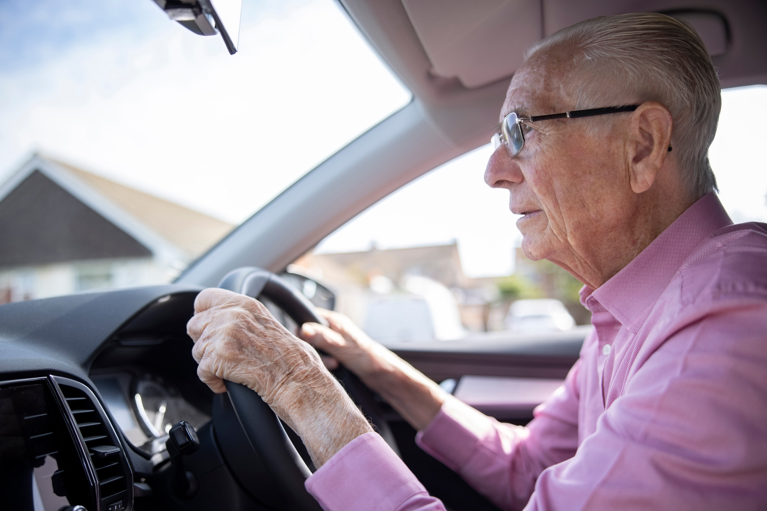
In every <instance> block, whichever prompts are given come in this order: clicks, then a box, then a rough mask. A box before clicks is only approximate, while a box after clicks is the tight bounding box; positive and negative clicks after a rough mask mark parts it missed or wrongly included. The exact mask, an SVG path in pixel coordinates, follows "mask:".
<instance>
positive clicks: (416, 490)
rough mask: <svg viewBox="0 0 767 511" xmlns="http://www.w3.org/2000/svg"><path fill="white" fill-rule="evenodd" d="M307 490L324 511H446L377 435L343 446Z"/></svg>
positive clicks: (367, 434) (322, 468)
mask: <svg viewBox="0 0 767 511" xmlns="http://www.w3.org/2000/svg"><path fill="white" fill-rule="evenodd" d="M306 489H307V491H308V492H309V493H310V494H311V495H312V496H314V498H315V499H317V502H319V503H320V506H322V509H324V510H325V511H374V510H375V511H445V507H444V506H443V505H442V502H440V501H439V500H438V499H436V498H434V497H430V496H429V494H428V492H427V491H426V488H424V487H423V485H422V484H421V483H420V482H418V479H416V477H415V475H413V473H412V472H411V471H410V469H408V468H407V466H406V465H405V464H404V463H403V462H402V460H400V459H399V458H398V457H397V455H396V454H395V453H394V451H392V450H391V449H390V448H389V446H388V445H387V444H386V442H385V441H384V440H383V438H381V436H380V435H378V434H377V433H366V434H364V435H362V436H359V437H357V438H355V439H354V440H352V441H351V442H350V443H348V444H347V445H346V446H344V448H343V449H341V450H340V451H338V452H337V453H336V454H335V455H334V456H333V457H332V458H330V460H329V461H328V462H327V463H325V464H324V465H323V466H322V467H320V469H319V470H317V471H316V472H315V473H314V474H312V476H311V477H309V479H307V480H306Z"/></svg>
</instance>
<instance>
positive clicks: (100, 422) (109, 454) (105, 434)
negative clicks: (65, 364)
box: [56, 378, 133, 511]
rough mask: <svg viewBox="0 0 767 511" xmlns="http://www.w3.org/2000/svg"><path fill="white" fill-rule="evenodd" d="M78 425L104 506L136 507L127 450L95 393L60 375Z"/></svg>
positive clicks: (116, 510) (120, 510)
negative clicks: (124, 449) (133, 505)
mask: <svg viewBox="0 0 767 511" xmlns="http://www.w3.org/2000/svg"><path fill="white" fill-rule="evenodd" d="M56 380H57V382H58V384H59V388H60V389H61V393H62V395H63V397H64V399H65V401H66V405H67V407H68V408H69V411H70V412H71V414H72V419H73V422H74V424H73V425H74V426H75V427H76V428H77V431H78V432H79V435H80V438H81V439H82V442H83V444H84V446H85V449H86V451H87V453H88V456H89V457H90V460H91V463H92V465H93V469H94V471H95V474H96V479H97V480H98V495H99V501H100V502H101V507H100V509H102V510H104V511H106V510H109V511H123V510H127V509H129V508H130V507H132V505H131V504H132V500H133V495H132V493H133V492H132V489H133V476H132V474H131V472H130V468H129V466H128V463H127V460H126V458H125V453H123V451H122V447H121V444H120V442H119V440H118V439H117V435H116V434H115V432H114V429H113V428H112V426H111V424H109V423H108V422H107V419H106V415H105V414H104V412H103V409H102V408H101V406H100V405H99V404H98V401H96V399H95V396H93V394H92V393H91V392H90V390H88V389H87V388H86V387H84V386H82V385H81V384H79V383H77V382H74V381H67V382H66V383H65V382H64V381H62V380H63V379H62V378H56Z"/></svg>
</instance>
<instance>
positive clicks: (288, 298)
mask: <svg viewBox="0 0 767 511" xmlns="http://www.w3.org/2000/svg"><path fill="white" fill-rule="evenodd" d="M219 287H220V288H222V289H227V290H229V291H234V292H237V293H241V294H244V295H246V296H250V297H251V298H259V297H261V298H266V299H268V300H270V301H271V302H273V303H274V304H275V305H277V306H278V307H279V308H280V309H282V310H283V311H284V312H285V313H286V314H287V315H288V316H289V317H290V318H291V319H292V320H293V321H295V322H296V324H298V325H299V326H300V325H302V324H304V323H307V322H315V323H320V324H322V325H326V326H327V321H325V318H323V317H322V316H320V315H319V314H318V313H317V310H316V309H315V307H314V305H313V304H312V303H311V302H310V301H309V300H308V299H307V298H306V297H305V296H304V295H303V294H301V293H299V292H298V291H297V290H296V289H294V288H293V287H291V286H289V285H288V284H286V283H285V282H284V281H283V280H282V279H280V278H279V277H278V276H277V275H275V274H273V273H271V272H269V271H266V270H263V269H261V268H253V267H246V268H239V269H237V270H234V271H232V272H230V273H228V274H227V275H226V276H225V277H224V278H223V280H222V281H221V284H220V285H219ZM333 373H334V375H335V376H336V378H338V379H339V381H341V383H342V385H343V386H344V388H345V389H346V391H347V392H348V393H349V395H350V396H351V397H352V399H353V400H354V401H355V402H356V403H357V404H358V405H362V407H363V408H364V410H365V413H366V415H367V416H368V417H369V418H370V419H371V421H372V422H373V424H374V425H375V426H376V427H377V428H378V430H379V433H381V435H382V436H383V437H384V439H385V440H386V441H387V443H389V445H390V446H392V447H393V448H394V449H395V452H396V445H395V444H394V440H393V435H392V433H391V431H390V430H389V427H388V424H387V423H386V422H385V421H384V420H383V418H382V414H381V412H380V410H379V407H378V405H377V403H376V401H375V398H374V395H373V393H372V392H371V391H370V390H369V389H367V387H365V386H364V385H363V384H362V383H361V382H360V381H359V379H357V377H356V376H354V375H353V374H352V373H350V372H349V371H347V370H346V369H345V368H339V370H336V371H333ZM225 385H226V390H227V394H228V395H229V399H230V401H231V403H232V407H233V408H234V411H235V414H236V415H237V419H238V421H239V422H240V427H242V430H243V431H244V433H245V436H246V437H247V438H248V441H249V442H250V444H251V445H252V446H253V450H254V451H255V452H256V453H257V454H258V456H259V457H260V458H261V461H262V462H263V464H264V465H265V466H266V467H267V469H268V470H269V472H270V473H271V474H272V476H273V478H274V480H275V484H276V485H277V486H278V487H279V490H280V493H282V495H283V497H284V499H285V501H286V503H287V504H288V508H289V509H295V510H301V511H321V509H322V508H321V507H320V505H319V504H318V503H317V501H316V500H315V499H314V497H312V496H311V495H310V494H309V493H308V492H307V491H306V487H305V486H304V483H305V481H306V479H307V478H308V477H309V476H310V475H311V474H312V472H311V470H310V469H309V467H307V466H306V463H304V460H303V459H302V458H301V455H300V454H299V453H298V451H297V450H296V448H295V447H294V446H293V443H292V442H291V441H290V438H289V437H288V434H287V433H286V431H285V428H284V427H283V425H282V422H281V421H280V419H279V418H278V417H277V416H276V415H275V413H274V412H273V411H272V409H271V408H269V405H267V404H266V403H265V402H264V401H263V400H262V399H261V397H260V396H259V395H258V394H257V393H255V392H253V391H252V390H251V389H249V388H248V387H246V386H244V385H240V384H237V383H233V382H230V381H226V382H225Z"/></svg>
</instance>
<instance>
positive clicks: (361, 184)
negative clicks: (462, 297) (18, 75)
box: [0, 0, 767, 511]
mask: <svg viewBox="0 0 767 511" xmlns="http://www.w3.org/2000/svg"><path fill="white" fill-rule="evenodd" d="M143 1H146V2H149V1H150V0H143ZM245 1H246V2H248V1H251V0H245ZM184 3H191V2H184ZM200 3H201V4H203V5H205V4H206V2H200ZM339 3H340V7H341V8H342V9H343V11H344V12H345V13H346V15H347V16H348V17H349V19H350V20H351V21H352V22H353V23H354V25H355V26H356V27H357V28H358V30H359V31H360V33H361V34H362V35H363V36H364V37H365V39H366V40H367V41H368V42H369V44H370V46H371V47H372V48H373V49H374V50H375V52H376V53H377V54H378V55H379V56H380V58H381V59H382V61H383V62H384V63H385V64H386V65H387V66H388V67H389V68H390V69H391V70H392V71H393V73H394V74H396V76H397V77H398V78H399V80H400V81H401V82H402V83H403V84H404V86H405V87H407V89H409V90H410V91H411V93H412V100H411V101H410V102H409V103H408V104H407V105H406V106H405V107H404V108H402V109H400V110H398V111H397V112H395V113H394V114H393V115H391V116H389V117H387V118H386V119H384V120H383V121H382V122H380V123H379V124H377V125H375V126H374V127H373V128H371V129H370V130H368V131H366V132H365V133H363V134H362V135H361V136H359V137H358V138H356V139H354V140H353V141H352V142H351V143H349V144H348V145H346V146H345V147H343V148H342V149H341V150H339V151H338V152H337V153H335V154H333V155H332V156H330V157H329V158H327V159H326V160H325V161H324V162H322V163H321V164H320V165H319V166H317V167H316V168H314V169H313V170H312V171H311V172H309V173H308V174H306V175H305V176H304V177H302V178H301V179H299V180H298V181H297V182H295V183H294V184H293V185H292V186H290V187H289V188H288V189H286V190H285V191H284V192H283V193H282V194H280V195H279V196H278V197H277V198H275V199H274V200H272V201H271V202H270V203H268V204H267V205H266V206H265V207H263V208H262V209H261V210H260V211H258V212H257V213H256V214H255V215H253V216H252V217H250V218H249V219H248V220H246V221H245V222H244V223H242V224H241V225H239V226H238V227H237V228H236V229H235V230H234V231H232V232H231V233H230V234H229V235H228V236H227V237H225V238H224V239H223V240H221V241H220V242H219V243H218V244H217V245H215V246H214V247H213V248H212V249H211V250H209V251H208V252H207V253H206V254H204V255H203V256H202V257H200V258H199V259H197V260H196V261H195V262H194V263H193V264H192V265H190V266H189V267H188V268H187V269H186V270H185V271H184V272H183V273H182V274H181V275H180V276H179V277H178V278H177V279H176V281H175V282H174V283H173V284H168V285H157V286H142V287H133V288H126V289H118V290H114V291H106V292H91V293H80V294H75V295H69V296H60V297H54V298H46V299H41V300H31V301H26V302H19V303H11V304H6V305H2V306H0V415H1V416H2V425H0V430H1V431H3V433H2V435H0V436H1V437H2V440H0V441H2V444H1V445H2V449H1V450H0V459H2V462H1V463H0V473H1V474H2V477H0V495H2V496H3V497H4V499H3V500H4V502H5V503H4V504H3V505H2V507H3V508H4V509H13V510H35V511H38V510H63V509H67V510H75V509H80V510H82V509H86V510H88V511H94V510H96V511H98V510H103V511H107V510H108V511H130V510H175V509H178V510H202V509H206V510H207V509H227V510H277V509H282V510H296V511H303V510H309V509H320V508H319V506H318V505H317V503H316V502H315V501H314V500H313V498H312V497H311V496H310V495H309V494H308V493H306V491H305V490H304V487H303V482H304V481H305V479H306V477H308V476H309V475H310V474H311V471H312V470H313V466H312V465H311V460H310V459H309V457H308V454H307V453H306V450H305V449H304V448H303V445H302V444H301V441H300V439H299V438H298V437H297V436H296V435H295V434H294V433H293V432H292V431H291V430H290V428H288V427H287V426H284V425H282V424H281V423H280V421H279V419H277V418H276V416H274V414H273V413H271V411H270V410H269V409H268V407H267V406H266V405H264V403H263V402H261V401H260V398H258V397H257V395H256V394H255V393H253V392H250V391H246V392H245V394H249V395H244V394H243V392H242V390H243V388H235V387H234V386H229V387H228V390H229V392H228V393H227V394H221V395H216V394H213V393H212V392H211V391H210V390H209V389H208V388H207V386H206V385H204V384H203V383H201V382H200V380H199V379H198V378H197V372H196V364H195V362H194V360H193V359H192V357H191V356H190V354H191V347H192V342H191V340H190V339H189V337H188V336H187V334H186V323H187V321H188V320H189V319H190V318H191V316H192V314H193V304H194V299H195V297H196V295H197V293H198V292H199V291H200V290H202V289H204V288H206V287H224V288H226V289H231V290H233V291H237V292H242V293H244V294H248V295H250V296H253V297H261V299H262V300H263V301H264V302H265V303H266V304H267V306H268V307H269V308H270V310H272V311H273V313H274V314H275V315H276V316H277V317H278V318H280V319H281V321H283V322H284V324H285V325H286V326H290V327H294V326H295V324H300V323H302V322H304V321H310V320H317V315H316V312H315V311H314V307H315V306H322V307H327V308H332V307H333V296H332V295H333V293H332V291H330V289H332V284H333V283H332V282H321V283H320V282H315V283H313V284H312V285H313V286H314V287H312V289H313V290H315V289H317V286H319V289H320V290H321V291H322V292H319V293H316V292H314V291H313V293H312V295H311V296H310V297H308V296H307V295H306V294H305V293H303V292H302V291H301V290H302V289H305V288H306V286H304V283H305V281H306V280H311V279H309V277H305V276H300V275H297V274H295V273H286V272H285V270H286V268H287V267H288V266H289V265H290V264H292V263H293V262H294V261H296V259H298V258H299V257H300V256H301V255H303V254H305V253H306V252H307V251H309V250H311V249H312V247H315V246H316V245H317V244H318V243H320V242H321V241H322V240H323V239H324V238H326V237H327V236H328V235H330V234H331V233H333V232H334V231H336V230H337V229H338V228H339V227H341V226H342V225H344V224H345V223H346V222H347V221H349V220H350V219H352V218H354V217H355V216H356V215H358V214H359V213H361V212H363V211H364V210H366V209H367V208H369V207H370V206H371V205H374V204H375V203H377V202H378V201H380V200H381V199H383V198H384V197H386V196H387V195H389V194H391V193H392V192H394V191H396V190H398V189H400V188H401V187H403V186H404V185H406V184H407V183H410V182H411V181H413V180H414V179H416V178H418V177H419V176H422V175H424V174H425V173H427V172H429V171H431V170H432V169H434V168H436V167H438V166H440V165H442V164H444V163H445V162H448V161H450V160H451V159H453V158H455V157H457V156H459V155H462V154H464V153H466V152H468V151H471V150H473V149H476V148H477V147H480V146H482V145H484V144H486V143H487V141H488V140H489V139H490V137H491V135H492V133H493V130H494V127H495V125H496V123H497V122H498V114H499V109H500V106H501V104H502V102H503V99H504V97H505V93H506V89H507V87H508V83H509V80H510V78H511V76H512V75H513V74H514V72H515V70H516V69H517V68H518V67H519V66H520V65H521V64H522V61H523V54H524V50H525V49H526V48H527V47H529V46H530V45H531V44H533V43H535V42H536V41H538V40H540V39H541V38H543V37H545V36H547V35H549V34H552V33H554V32H556V31H557V30H559V29H561V28H564V27H567V26H569V25H572V24H574V23H577V22H579V21H582V20H585V19H589V18H593V17H595V16H601V15H612V14H619V13H624V12H636V11H657V12H662V13H665V14H668V15H671V16H674V17H677V18H679V19H681V20H683V21H686V22H688V23H690V24H691V25H692V26H693V27H695V28H696V29H697V30H698V32H699V33H700V35H701V37H702V39H703V40H704V42H705V43H706V45H707V47H708V48H709V51H710V54H711V56H712V58H713V61H714V64H715V66H716V67H717V69H718V72H719V75H720V79H721V83H722V87H723V88H729V87H739V86H746V85H755V84H767V58H766V57H765V54H764V51H763V50H764V49H765V48H767V30H765V28H764V27H765V26H767V3H765V2H763V1H761V0H726V1H725V0H585V1H580V0H578V1H572V0H482V1H472V2H467V1H459V0H449V1H446V0H339ZM158 4H160V2H158ZM168 23H171V21H170V20H169V21H168ZM187 28H188V27H187ZM178 30H183V29H182V28H181V27H178ZM224 40H225V42H226V45H227V49H228V50H229V51H230V52H232V49H233V42H232V40H233V37H232V31H230V32H229V33H228V34H227V35H226V37H225V38H224ZM234 40H235V41H236V35H235V36H234ZM211 44H212V43H211ZM234 49H236V50H237V51H240V52H244V51H248V49H247V48H244V47H240V48H234ZM275 79H276V78H275ZM371 101H375V98H371ZM315 284H316V285H315ZM323 284H325V285H327V287H325V286H324V285H323ZM587 331H588V329H587V328H586V329H584V328H576V329H572V330H566V331H561V332H559V331H557V332H545V333H541V332H531V333H528V332H514V333H513V334H512V333H509V332H495V333H491V334H485V335H481V336H479V335H472V334H471V333H470V334H468V335H467V336H466V337H464V338H462V339H460V340H457V341H451V342H449V343H446V342H442V341H437V340H434V341H427V342H421V343H418V344H417V345H407V344H402V345H397V346H394V347H393V350H394V351H395V352H396V353H397V354H398V355H400V356H401V357H402V358H404V359H405V360H407V361H408V362H410V363H411V364H412V365H413V366H415V367H416V368H418V369H419V370H421V371H422V372H424V373H425V374H426V375H427V376H429V377H430V378H432V379H433V380H434V381H436V382H438V383H441V384H442V385H443V387H444V388H446V389H447V390H448V391H452V392H454V393H455V394H456V395H457V396H458V397H459V398H460V399H463V400H464V401H466V402H468V403H470V404H472V405H474V406H476V407H477V408H478V409H480V410H481V411H483V412H484V413H487V414H489V415H492V416H494V417H495V418H497V419H498V420H500V421H505V422H511V423H515V424H526V423H527V422H528V421H530V420H531V419H532V412H533V409H534V407H535V406H537V405H538V404H540V403H541V402H542V401H543V400H545V399H546V397H547V396H548V395H550V394H551V392H553V391H554V390H555V389H556V388H557V387H558V385H559V384H560V382H561V381H562V380H563V379H564V377H565V375H566V374H567V372H568V370H569V368H570V367H571V366H572V364H573V363H574V362H575V361H576V360H577V358H578V354H579V351H580V347H581V344H582V342H583V339H584V337H585V335H586V333H587ZM336 376H337V377H338V378H339V379H340V380H341V381H342V382H344V386H345V388H346V389H347V390H348V391H349V393H350V395H351V396H352V398H353V399H355V400H356V402H357V404H358V405H360V406H361V408H362V409H363V410H364V412H365V413H366V414H367V415H368V416H369V417H370V418H371V420H372V422H373V423H374V424H375V426H376V428H377V430H378V431H379V432H380V433H381V434H382V436H384V438H385V440H386V441H387V442H388V443H389V445H390V446H391V447H392V448H393V449H394V450H395V452H397V454H398V455H399V456H400V457H401V458H402V459H403V460H404V462H405V463H406V464H407V466H408V467H409V468H410V469H411V470H412V471H413V472H414V473H415V475H416V476H417V477H418V479H419V480H420V481H421V482H422V483H423V484H424V485H425V487H426V488H427V490H428V491H429V492H430V493H431V494H432V495H434V496H437V497H438V498H440V499H441V500H442V501H443V502H444V503H445V506H446V507H447V509H452V510H464V511H466V510H493V509H496V507H495V506H494V505H493V504H491V503H490V502H489V501H487V500H486V499H485V498H484V497H482V496H481V495H480V494H479V493H477V492H476V491H474V490H473V489H472V488H470V487H469V486H468V485H467V484H466V483H464V482H463V480H462V479H461V478H460V476H458V475H457V474H455V473H453V472H451V471H450V470H449V469H448V468H447V467H445V466H444V465H442V464H441V463H440V462H438V461H436V460H434V459H432V458H431V457H430V456H429V455H428V454H426V453H425V452H423V451H422V450H421V449H420V448H419V447H417V445H416V444H415V434H416V432H415V431H414V430H413V428H411V427H410V426H409V425H408V424H407V423H406V422H405V421H404V420H402V419H401V418H400V417H399V416H398V415H397V413H396V412H395V411H394V410H393V409H392V408H391V407H389V406H388V405H387V404H386V403H385V402H383V401H382V400H381V399H380V398H379V397H378V396H376V395H374V394H372V393H371V392H370V391H368V390H367V389H365V388H364V386H363V385H362V384H361V383H360V382H359V381H358V380H356V379H355V377H354V376H353V375H350V374H349V373H347V372H345V371H344V370H343V369H340V370H339V371H337V372H336ZM77 506H81V507H77Z"/></svg>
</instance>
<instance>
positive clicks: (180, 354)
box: [0, 285, 273, 511]
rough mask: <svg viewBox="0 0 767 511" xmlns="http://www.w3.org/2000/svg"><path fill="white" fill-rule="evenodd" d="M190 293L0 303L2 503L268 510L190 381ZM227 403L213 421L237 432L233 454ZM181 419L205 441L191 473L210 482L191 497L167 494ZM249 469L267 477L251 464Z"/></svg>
mask: <svg viewBox="0 0 767 511" xmlns="http://www.w3.org/2000/svg"><path fill="white" fill-rule="evenodd" d="M198 292H199V289H198V288H195V287H191V286H173V285H171V286H156V287H146V288H135V289H126V290H120V291H112V292H105V293H90V294H81V295H73V296H67V297H58V298H51V299H45V300H36V301H32V302H22V303H15V304H9V305H4V306H2V307H0V495H2V496H3V498H4V503H3V509H13V510H14V511H16V510H19V511H27V510H29V511H49V510H53V511H59V510H70V509H72V510H73V509H83V508H84V509H86V510H87V511H131V510H134V509H136V510H141V509H147V510H150V509H197V508H199V509H210V508H211V506H213V507H217V506H216V505H215V503H216V502H218V504H220V505H223V506H224V507H227V508H230V509H238V508H241V507H242V506H243V505H245V504H247V505H246V507H249V508H253V509H262V508H264V509H265V508H266V503H268V502H266V501H269V500H270V499H272V497H271V496H270V495H268V493H266V494H264V495H265V496H264V495H259V496H258V497H259V498H260V499H261V500H260V501H259V500H258V499H257V498H254V496H253V495H249V494H247V493H245V492H244V490H242V489H241V488H240V487H239V486H238V484H237V482H236V479H235V477H234V475H233V474H232V472H231V470H229V469H228V468H227V467H228V465H227V464H226V463H225V461H224V453H223V452H222V447H221V445H222V442H220V441H218V440H217V439H216V438H215V437H214V432H213V427H212V423H213V420H212V419H213V417H212V415H213V412H212V410H213V409H214V401H215V398H216V396H215V395H214V394H213V393H212V392H210V391H209V389H208V388H207V387H206V386H205V385H204V384H202V383H201V382H200V381H199V379H198V378H197V375H196V364H195V362H194V360H193V359H192V356H191V346H192V343H191V340H190V339H189V337H188V336H187V335H186V322H187V321H188V319H189V318H190V317H191V316H192V313H193V304H194V299H195V297H196V295H197V293H198ZM226 404H227V403H226V402H224V400H223V399H219V401H218V409H220V410H222V413H221V414H220V415H221V417H219V422H220V423H221V429H222V430H226V429H227V428H229V429H231V430H233V431H234V433H233V434H230V435H228V436H227V438H226V439H225V441H224V442H223V445H224V447H223V449H226V450H228V451H231V452H235V453H236V452H237V451H242V448H243V439H242V438H240V437H238V436H237V431H236V430H238V429H239V427H233V425H236V417H234V415H233V414H232V413H228V415H227V406H226ZM181 420H185V421H187V422H188V423H189V424H191V425H192V426H194V427H195V428H196V429H197V430H198V433H199V438H200V444H201V447H200V450H199V453H196V454H194V455H192V456H188V457H187V458H188V459H187V460H186V467H187V469H189V470H190V471H192V472H194V473H195V474H197V476H195V477H198V479H200V480H203V479H205V478H211V479H216V482H215V484H207V485H206V490H205V491H199V492H198V494H196V495H194V497H195V498H190V499H187V501H184V500H183V499H179V498H178V496H177V495H176V494H174V491H173V484H174V467H173V466H172V465H173V464H172V463H171V462H170V461H169V455H168V452H167V449H166V447H165V442H166V440H167V438H168V431H169V430H170V428H171V426H172V425H173V424H175V423H177V422H179V421H181ZM227 421H228V422H227ZM244 447H245V450H247V449H249V448H250V446H249V445H248V444H247V441H246V440H245V444H244ZM251 461H252V460H251ZM254 473H255V475H257V476H262V477H267V478H268V475H266V474H264V473H263V469H262V467H259V466H258V463H256V464H255V466H254ZM263 486H264V484H263V483H262V484H260V485H259V484H256V485H255V486H254V491H253V492H254V493H255V492H257V491H262V490H263ZM222 490H223V491H224V492H226V495H225V496H224V497H221V496H220V495H219V494H218V492H220V491H222ZM232 500H234V501H233V502H232ZM272 500H273V499H272ZM228 501H229V502H228ZM230 504H231V505H230ZM6 506H7V507H6ZM76 506H82V508H76ZM269 507H271V506H269Z"/></svg>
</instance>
